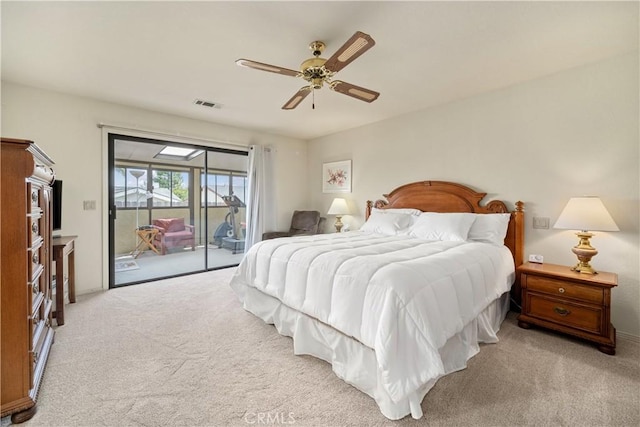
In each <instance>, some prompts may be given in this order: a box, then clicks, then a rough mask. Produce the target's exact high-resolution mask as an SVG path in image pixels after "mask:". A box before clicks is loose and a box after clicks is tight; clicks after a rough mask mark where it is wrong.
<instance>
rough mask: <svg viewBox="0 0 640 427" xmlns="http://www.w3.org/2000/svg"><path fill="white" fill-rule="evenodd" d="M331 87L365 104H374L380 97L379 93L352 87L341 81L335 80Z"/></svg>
mask: <svg viewBox="0 0 640 427" xmlns="http://www.w3.org/2000/svg"><path fill="white" fill-rule="evenodd" d="M329 87H330V88H331V89H333V90H335V91H336V92H339V93H341V94H343V95H348V96H351V97H353V98H356V99H359V100H360V101H365V102H373V101H375V100H376V99H378V97H379V96H380V93H379V92H376V91H373V90H369V89H365V88H363V87H360V86H356V85H352V84H351V83H347V82H343V81H340V80H334V81H333V82H331V86H329Z"/></svg>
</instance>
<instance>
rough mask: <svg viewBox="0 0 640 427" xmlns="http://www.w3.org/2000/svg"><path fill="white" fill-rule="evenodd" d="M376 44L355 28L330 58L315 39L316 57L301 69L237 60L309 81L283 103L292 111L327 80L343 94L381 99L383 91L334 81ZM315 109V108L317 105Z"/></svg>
mask: <svg viewBox="0 0 640 427" xmlns="http://www.w3.org/2000/svg"><path fill="white" fill-rule="evenodd" d="M375 44H376V42H375V41H374V40H373V39H372V38H371V36H370V35H368V34H365V33H362V32H360V31H356V33H355V34H354V35H353V36H351V38H350V39H349V40H347V42H346V43H345V44H343V45H342V47H341V48H340V49H338V51H337V52H336V53H334V54H333V56H331V57H330V58H329V59H324V58H321V57H320V55H321V54H322V51H323V50H324V48H325V44H324V43H323V42H321V41H314V42H312V43H311V44H310V45H309V49H311V51H312V52H313V58H309V59H307V60H306V61H304V62H303V63H302V64H300V71H295V70H291V69H288V68H283V67H278V66H275V65H269V64H264V63H262V62H256V61H251V60H249V59H238V60H237V61H236V64H238V65H240V66H242V67H249V68H254V69H256V70H261V71H269V72H271V73H277V74H283V75H285V76H291V77H301V78H303V79H304V80H306V81H307V82H308V84H307V85H305V86H303V87H302V88H300V90H299V91H298V92H296V94H295V95H293V97H292V98H291V99H290V100H288V101H287V102H286V103H285V104H284V105H283V106H282V109H283V110H293V109H294V108H296V107H297V106H298V105H299V104H300V102H302V100H303V99H304V98H305V97H306V96H307V95H309V93H311V92H313V90H315V89H320V88H322V86H323V84H324V83H326V84H327V86H329V88H330V89H333V90H334V91H336V92H338V93H341V94H343V95H347V96H351V97H353V98H356V99H359V100H361V101H365V102H373V101H375V100H376V99H378V96H380V93H378V92H375V91H373V90H369V89H365V88H363V87H360V86H356V85H353V84H351V83H347V82H343V81H341V80H332V77H333V76H334V75H335V74H336V73H337V72H338V71H340V70H342V69H343V68H344V67H346V66H347V65H349V64H350V63H351V62H353V61H354V60H355V59H356V58H358V57H359V56H360V55H362V54H363V53H365V52H366V51H367V50H369V49H371V48H372V47H373V45H375ZM313 108H315V105H314V106H313Z"/></svg>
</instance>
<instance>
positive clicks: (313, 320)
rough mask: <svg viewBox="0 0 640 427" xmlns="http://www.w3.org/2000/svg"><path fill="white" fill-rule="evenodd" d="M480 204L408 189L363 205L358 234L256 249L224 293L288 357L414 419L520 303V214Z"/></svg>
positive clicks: (458, 188)
mask: <svg viewBox="0 0 640 427" xmlns="http://www.w3.org/2000/svg"><path fill="white" fill-rule="evenodd" d="M485 196H486V193H479V192H476V191H475V190H473V189H471V188H469V187H466V186H464V185H460V184H456V183H451V182H443V181H421V182H414V183H411V184H407V185H403V186H401V187H398V188H396V189H395V190H393V191H392V192H390V193H389V194H385V195H384V197H385V199H384V200H377V201H376V202H375V203H374V202H371V201H368V202H367V206H366V211H365V217H366V219H367V221H366V222H365V225H364V226H363V227H362V229H361V230H359V231H351V232H347V233H333V234H324V235H315V236H300V237H291V238H282V239H274V240H268V241H263V242H260V243H258V244H256V245H254V246H253V247H251V249H250V250H249V251H248V252H247V254H246V255H245V257H244V259H243V260H242V262H241V263H240V265H239V266H238V269H237V270H236V273H235V274H234V277H233V278H232V280H231V287H232V288H233V290H234V291H235V292H236V293H237V295H238V297H239V299H240V301H241V302H242V304H243V307H244V308H245V309H246V310H248V311H249V312H251V313H253V314H254V315H256V316H258V317H259V318H261V319H263V320H264V321H265V322H267V323H271V324H274V325H275V327H276V328H277V330H278V332H279V333H280V334H282V335H286V336H290V337H292V338H293V345H294V352H295V354H309V355H313V356H315V357H318V358H320V359H323V360H325V361H327V362H328V363H330V364H331V365H332V369H333V371H334V372H335V374H336V375H337V376H338V377H340V378H341V379H343V380H344V381H346V382H347V383H349V384H351V385H353V386H354V387H356V388H357V389H359V390H361V391H363V392H364V393H366V394H368V395H369V396H371V397H372V398H373V399H374V400H375V401H376V403H377V404H378V407H379V408H380V411H381V412H382V414H383V415H384V416H386V417H387V418H389V419H392V420H396V419H400V418H403V417H405V416H407V415H409V414H410V415H411V416H412V417H413V418H416V419H418V418H421V417H422V415H423V411H422V407H421V402H422V400H423V398H424V396H425V395H426V393H427V392H428V391H429V390H430V389H431V388H432V387H433V386H434V385H435V383H436V381H437V380H438V379H439V378H441V377H442V376H444V375H447V374H449V373H451V372H455V371H458V370H461V369H464V368H465V367H466V363H467V361H468V360H469V359H470V358H471V357H473V356H474V355H475V354H477V353H478V352H479V350H480V348H479V343H494V342H497V340H498V339H497V336H496V334H497V332H498V330H499V328H500V324H501V323H502V321H503V320H504V318H505V316H506V313H507V312H508V310H509V303H510V298H509V296H510V292H512V293H514V295H517V294H518V291H517V283H516V282H517V280H516V274H515V268H516V267H517V266H518V265H520V264H522V258H523V250H524V242H523V237H524V231H523V229H524V210H523V203H522V202H517V203H516V204H515V209H514V210H513V211H512V212H511V211H509V210H508V209H507V206H506V204H505V203H504V202H502V201H498V200H494V201H491V202H489V203H487V204H485V205H481V204H480V203H481V201H482V199H483V198H484V197H485ZM490 214H497V215H490ZM407 221H408V222H407ZM443 221H444V222H443ZM487 221H490V222H491V223H494V222H496V221H500V222H502V224H503V227H504V229H503V231H502V232H501V233H502V234H501V235H500V236H499V237H498V238H497V242H498V243H496V242H495V241H494V240H496V239H495V238H494V236H493V235H491V236H489V238H488V240H487V239H486V238H487V235H486V234H483V231H486V229H482V227H480V228H478V227H477V225H478V224H485V223H487ZM401 223H402V224H401ZM405 223H408V224H410V225H406V224H405ZM380 224H382V225H380ZM389 224H392V230H391V231H387V228H385V227H388V226H389ZM434 224H440V225H437V226H434ZM442 224H446V225H442ZM452 224H453V225H452ZM380 227H382V228H380ZM394 227H395V228H394ZM489 228H490V229H491V230H493V226H491V227H489ZM442 230H446V231H444V232H443V231H442ZM464 230H466V231H464ZM433 233H436V234H435V235H434V234H433ZM478 233H479V234H478ZM498 234H500V233H498ZM443 235H444V236H445V237H442V236H443ZM434 236H436V237H434ZM514 284H515V286H514ZM513 288H516V289H513Z"/></svg>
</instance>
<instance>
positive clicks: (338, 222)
mask: <svg viewBox="0 0 640 427" xmlns="http://www.w3.org/2000/svg"><path fill="white" fill-rule="evenodd" d="M334 225H335V227H336V233H339V232H340V230H342V226H343V225H344V224H343V223H342V217H341V216H336V223H335V224H334Z"/></svg>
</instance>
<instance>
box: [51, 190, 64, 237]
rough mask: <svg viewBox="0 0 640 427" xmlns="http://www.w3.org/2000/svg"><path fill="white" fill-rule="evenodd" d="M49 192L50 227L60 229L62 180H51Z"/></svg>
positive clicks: (54, 229)
mask: <svg viewBox="0 0 640 427" xmlns="http://www.w3.org/2000/svg"><path fill="white" fill-rule="evenodd" d="M52 190H53V191H52V192H51V228H52V229H53V231H60V230H61V229H62V181H60V180H59V179H56V180H55V181H53V186H52Z"/></svg>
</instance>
